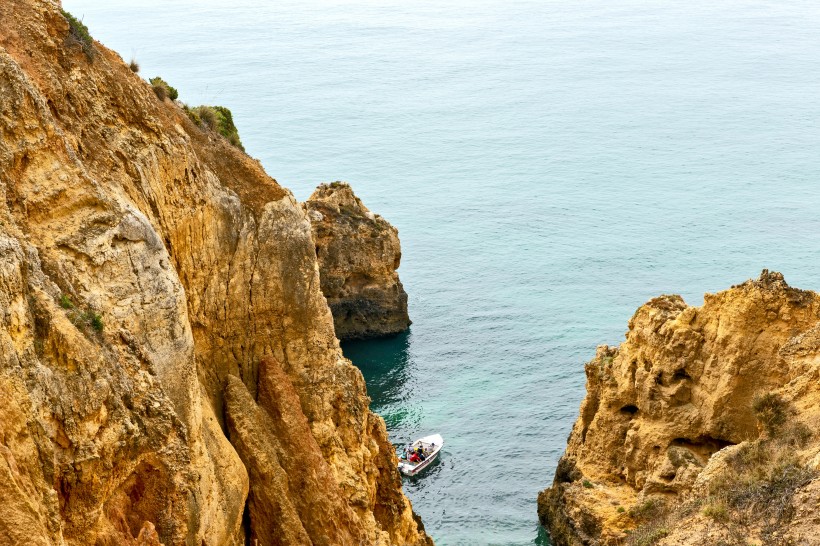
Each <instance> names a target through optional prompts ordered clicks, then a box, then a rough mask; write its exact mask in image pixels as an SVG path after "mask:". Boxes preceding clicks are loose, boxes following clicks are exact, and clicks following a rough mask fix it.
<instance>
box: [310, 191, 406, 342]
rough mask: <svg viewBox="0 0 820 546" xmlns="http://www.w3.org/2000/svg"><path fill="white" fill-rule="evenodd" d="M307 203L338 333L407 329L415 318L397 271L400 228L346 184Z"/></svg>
mask: <svg viewBox="0 0 820 546" xmlns="http://www.w3.org/2000/svg"><path fill="white" fill-rule="evenodd" d="M304 206H305V209H306V210H307V213H308V217H309V218H310V221H311V226H312V229H313V239H314V241H315V242H316V256H317V259H318V261H319V270H320V272H321V275H320V278H321V283H322V293H323V294H324V295H325V298H327V303H328V305H329V306H330V310H331V312H332V313H333V322H334V324H335V327H336V336H338V338H339V339H356V338H368V337H378V336H386V335H391V334H397V333H399V332H402V331H404V330H406V329H407V328H408V327H409V326H410V318H409V317H408V315H407V293H406V292H405V291H404V288H403V287H402V285H401V281H399V274H398V273H397V272H396V270H397V269H398V268H399V263H400V262H401V246H400V245H399V233H398V231H397V230H396V228H394V227H393V226H391V225H390V224H389V223H388V222H387V220H385V219H384V218H382V217H381V216H379V215H377V214H373V213H372V212H370V211H369V210H368V209H367V207H365V206H364V204H363V203H362V201H361V200H360V199H359V198H358V197H356V195H354V193H353V190H352V189H351V188H350V186H349V185H347V184H345V183H344V182H333V183H331V184H322V185H321V186H319V187H318V188H317V189H316V191H315V192H313V195H311V196H310V198H309V199H308V200H307V201H306V202H305V203H304Z"/></svg>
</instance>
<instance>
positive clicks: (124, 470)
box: [0, 0, 429, 546]
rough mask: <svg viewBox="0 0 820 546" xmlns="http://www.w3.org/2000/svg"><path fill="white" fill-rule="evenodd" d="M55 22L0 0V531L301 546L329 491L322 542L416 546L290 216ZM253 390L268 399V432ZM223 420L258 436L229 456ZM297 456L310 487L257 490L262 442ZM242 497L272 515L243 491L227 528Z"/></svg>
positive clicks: (251, 174)
mask: <svg viewBox="0 0 820 546" xmlns="http://www.w3.org/2000/svg"><path fill="white" fill-rule="evenodd" d="M68 33H69V25H68V23H67V21H66V19H65V18H64V17H63V16H62V15H61V13H60V9H59V5H58V4H57V3H55V2H53V1H50V0H8V1H4V2H2V3H0V136H2V139H0V189H2V192H3V199H2V200H0V506H2V507H3V508H2V510H0V543H2V544H43V545H48V544H69V545H73V544H76V545H80V544H82V545H85V544H97V545H109V544H110V545H114V544H118V545H119V544H156V543H159V542H161V543H163V544H166V545H172V544H196V545H198V546H199V545H223V544H244V541H245V538H246V535H247V534H248V533H249V534H250V536H256V537H259V536H262V533H263V529H270V528H271V525H279V526H280V527H279V528H280V529H282V532H283V533H284V532H287V533H289V534H287V535H286V536H292V537H301V538H300V539H299V540H303V539H304V538H305V536H307V537H310V539H311V540H314V536H318V535H313V534H311V528H310V525H308V526H307V527H305V522H304V518H305V516H304V507H305V506H307V507H310V506H318V505H321V502H331V501H332V502H333V503H337V504H338V506H337V507H336V508H337V509H338V510H339V511H340V513H343V514H347V516H345V517H344V518H341V519H340V520H339V525H340V526H341V527H345V526H349V528H340V529H337V531H338V534H337V535H328V536H331V537H336V538H338V543H345V542H348V539H349V543H356V544H358V543H360V541H361V540H360V539H361V537H365V539H364V540H365V541H372V542H374V543H376V542H379V543H382V544H387V543H394V544H413V543H428V542H429V538H428V537H427V536H426V535H425V534H424V532H423V530H420V526H419V525H418V524H417V523H416V520H415V518H414V515H413V513H412V510H411V507H410V503H409V501H408V500H407V499H406V498H405V497H404V496H403V495H402V493H401V483H400V481H399V479H398V478H397V476H396V472H395V464H396V458H395V453H394V452H393V449H392V446H391V445H390V444H389V442H388V441H387V436H386V431H385V428H384V424H383V422H382V421H381V419H380V418H379V417H377V416H375V415H374V414H372V413H370V411H369V410H368V398H367V395H366V391H365V386H364V382H363V380H362V377H361V374H360V373H359V372H358V370H357V369H356V368H354V367H353V366H352V365H351V364H350V363H349V362H348V361H347V360H345V359H344V358H343V356H342V354H341V352H340V350H339V346H338V341H337V339H336V338H335V336H334V331H333V322H332V318H331V314H330V311H329V310H328V307H327V304H326V303H325V299H324V297H323V296H322V293H321V292H320V290H319V273H318V268H317V263H316V257H315V250H314V243H313V239H312V236H311V227H310V222H309V221H308V219H307V217H306V214H305V212H304V211H303V210H302V208H301V206H300V205H299V204H298V203H297V202H296V200H295V199H294V198H293V196H292V195H291V193H290V192H289V191H288V190H286V189H284V188H282V187H280V186H279V185H278V184H277V183H276V181H275V180H273V179H271V178H270V177H268V176H267V175H266V174H265V173H264V172H263V171H262V169H261V167H260V166H259V164H258V162H256V161H254V160H252V159H251V158H249V157H248V156H246V155H244V154H243V153H241V152H240V151H238V150H237V149H235V148H234V147H232V146H230V145H229V144H228V143H227V142H225V141H224V139H222V138H221V137H219V136H217V135H215V134H214V133H210V132H207V131H203V130H201V129H199V128H198V127H197V126H195V125H194V124H193V123H192V122H191V121H190V120H189V119H188V118H187V116H186V115H185V113H184V112H183V111H182V110H181V109H180V108H179V107H178V106H177V105H176V104H174V103H172V102H171V101H170V100H167V99H166V100H164V101H160V100H158V98H157V96H156V95H155V94H154V93H153V91H152V90H151V87H150V85H148V83H147V82H145V81H144V80H142V79H140V78H139V76H137V75H136V74H134V73H133V72H132V71H131V70H130V69H129V68H128V66H127V65H126V64H125V63H123V62H122V59H121V58H120V57H119V56H117V55H116V54H115V53H113V52H111V51H109V50H107V49H105V48H104V47H103V46H101V45H100V44H94V46H93V47H94V51H95V53H94V54H93V55H88V54H86V52H85V51H84V50H83V49H82V48H80V47H75V44H73V43H72V41H71V40H69V39H68ZM264 359H271V362H276V363H277V364H276V367H275V368H273V367H267V368H266V367H264V366H262V367H260V366H259V363H260V362H261V361H263V360H264ZM269 374H270V375H269ZM272 381H273V382H276V387H275V388H273V387H270V388H269V389H268V390H261V392H260V389H259V385H260V384H262V385H269V386H270V382H272ZM240 387H241V388H240ZM226 388H227V389H228V390H227V399H228V401H229V403H233V404H238V405H239V406H240V407H244V408H245V409H244V410H243V411H247V415H244V416H243V417H242V419H243V421H242V423H244V424H242V425H241V426H240V425H238V424H237V423H239V421H238V420H235V419H234V420H232V419H233V418H235V417H236V413H232V412H231V411H228V421H229V422H228V423H226V422H225V413H226V403H225V400H226V390H225V389H226ZM242 389H245V391H243V390H242ZM232 392H234V393H238V394H236V395H235V396H233V395H232V394H231V393H232ZM263 393H269V394H270V393H282V395H283V396H286V397H287V398H286V400H287V419H285V420H284V424H283V423H279V424H278V425H277V426H271V424H270V422H271V419H273V420H275V419H277V418H278V417H277V416H276V415H267V417H266V416H265V415H266V412H269V411H274V410H276V409H279V410H282V409H283V406H282V403H283V402H282V400H274V401H271V400H267V402H265V400H266V399H265V396H267V395H263ZM257 397H258V399H259V400H260V404H261V406H256V401H255V400H256V399H257ZM243 405H244V406H243ZM228 409H229V410H230V408H228ZM229 424H230V425H231V426H233V427H235V428H236V433H237V438H239V437H241V436H242V434H243V433H245V432H247V431H249V430H253V428H252V427H257V428H259V429H260V430H262V431H264V432H260V433H259V436H258V437H254V438H244V439H243V443H242V444H241V446H242V447H241V453H240V454H237V451H236V449H235V448H234V446H232V445H231V443H230V442H229V441H228V439H227V437H226V428H225V427H226V426H227V425H229ZM291 424H292V425H293V427H295V428H293V429H292V430H291V429H290V428H289V427H290V425H291ZM243 427H244V428H243ZM260 427H261V428H260ZM311 437H312V440H311V439H310V438H311ZM238 445H239V444H238ZM304 445H309V456H305V457H304V458H302V459H300V461H301V462H302V464H304V465H305V466H304V467H302V468H301V472H303V473H304V474H303V475H304V476H308V475H310V476H313V477H314V478H315V479H311V480H306V481H304V482H301V483H299V484H292V483H289V484H287V485H288V487H287V488H286V489H284V488H283V482H282V481H281V480H278V481H277V480H276V479H272V481H271V482H270V483H260V482H264V480H260V479H259V478H258V477H259V476H263V477H264V476H268V474H265V472H267V471H268V469H275V467H276V466H275V464H274V463H275V462H276V461H278V463H277V464H279V465H280V467H281V468H288V466H287V464H286V463H284V464H285V466H282V464H283V463H282V461H283V460H285V459H286V457H285V456H284V455H283V454H282V453H281V451H280V452H278V453H276V458H273V455H272V454H271V452H270V449H272V448H271V447H270V446H278V449H280V450H281V449H297V448H300V446H304ZM240 455H241V457H240ZM249 472H250V478H249ZM271 472H274V474H271V475H275V471H273V470H271ZM274 477H275V476H274ZM280 477H281V476H280ZM268 487H270V489H268ZM249 490H250V491H251V492H252V493H251V494H252V495H253V497H252V501H253V499H254V498H255V499H265V498H269V497H270V495H271V494H273V493H274V492H275V493H276V494H277V495H278V494H283V493H282V492H283V491H286V492H287V493H286V494H287V495H288V497H287V498H286V499H281V498H278V499H277V500H278V501H281V502H282V506H286V505H290V506H293V507H295V509H294V510H295V512H292V513H291V515H293V517H292V518H288V519H286V520H285V521H287V522H289V523H288V524H287V525H290V523H292V524H293V525H292V527H290V526H289V527H288V528H287V529H283V528H282V525H285V524H283V522H276V523H275V522H271V521H266V520H265V519H264V518H265V516H264V514H265V513H270V512H265V511H264V510H262V511H260V510H257V511H255V512H254V510H253V502H252V503H251V520H252V521H251V524H250V526H245V525H243V521H242V515H243V511H244V510H245V506H246V500H247V497H248V492H249ZM325 492H328V495H329V496H328V497H327V499H326V500H325V501H323V500H322V495H323V494H324V493H325ZM266 496H267V497H266ZM316 503H319V504H316ZM300 507H302V508H300ZM270 509H271V510H272V509H273V508H270ZM300 510H302V511H301V512H300ZM254 514H255V515H254ZM260 514H262V515H261V516H260ZM294 514H295V515H294ZM260 518H261V519H260ZM300 529H301V530H300ZM305 532H307V533H308V534H307V535H305V534H304V533H305ZM261 543H262V542H261V541H260V544H261Z"/></svg>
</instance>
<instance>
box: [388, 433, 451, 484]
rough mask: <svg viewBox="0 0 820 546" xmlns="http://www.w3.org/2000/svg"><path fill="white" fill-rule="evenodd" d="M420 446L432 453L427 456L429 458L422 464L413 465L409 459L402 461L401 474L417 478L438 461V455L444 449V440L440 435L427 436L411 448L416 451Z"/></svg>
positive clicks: (400, 465) (400, 464)
mask: <svg viewBox="0 0 820 546" xmlns="http://www.w3.org/2000/svg"><path fill="white" fill-rule="evenodd" d="M419 446H421V447H422V448H423V449H424V450H425V451H427V450H428V449H429V450H430V452H429V454H428V455H427V458H425V459H424V460H423V461H421V462H420V463H412V462H410V461H408V460H407V459H400V462H399V472H401V473H402V474H404V475H405V476H416V475H418V474H419V473H420V472H422V471H424V470H425V469H426V468H428V467H429V466H430V465H432V464H433V463H434V462H435V461H436V459H438V455H439V453H441V449H442V448H443V447H444V439H443V438H442V437H441V436H440V435H439V434H434V435H432V436H425V437H424V438H420V439H419V440H416V441H415V442H413V444H412V446H411V447H412V448H413V449H415V448H417V447H419Z"/></svg>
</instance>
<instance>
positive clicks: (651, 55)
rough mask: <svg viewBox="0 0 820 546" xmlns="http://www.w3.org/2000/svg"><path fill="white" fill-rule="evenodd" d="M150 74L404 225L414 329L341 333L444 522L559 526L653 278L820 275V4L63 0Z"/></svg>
mask: <svg viewBox="0 0 820 546" xmlns="http://www.w3.org/2000/svg"><path fill="white" fill-rule="evenodd" d="M63 3H64V7H65V8H66V9H67V10H69V11H71V12H72V13H73V14H74V15H76V16H78V17H82V18H83V20H84V22H85V23H86V24H87V25H88V27H89V29H90V31H91V34H92V35H93V36H94V37H95V38H97V39H99V40H100V41H102V42H103V43H104V44H106V45H107V46H109V47H111V48H113V49H114V50H116V51H118V52H119V53H120V54H121V55H122V56H123V58H124V59H125V60H126V61H128V60H130V59H131V57H132V56H133V57H134V58H135V59H136V60H137V61H138V62H139V64H140V65H141V67H142V71H141V75H143V76H145V77H146V78H147V77H153V76H155V75H161V76H162V77H163V78H165V79H166V80H167V81H168V82H169V83H170V84H171V85H173V86H175V87H177V88H178V89H179V92H180V99H181V100H183V101H185V102H187V103H188V104H190V105H197V104H220V105H224V106H227V107H229V108H230V109H231V110H232V111H233V114H234V119H235V121H236V124H237V126H238V127H239V131H240V134H241V137H242V141H243V143H244V145H245V147H246V148H247V151H248V153H249V154H250V155H251V156H254V157H257V158H259V159H260V160H261V161H262V163H263V165H264V166H265V168H266V170H267V171H268V172H269V173H270V174H271V175H272V176H274V177H275V178H277V179H278V180H279V181H280V182H281V183H283V184H284V185H286V186H287V187H289V188H291V189H292V190H293V191H294V193H295V195H296V196H297V197H298V198H299V199H305V198H306V197H307V196H308V195H309V194H310V193H311V191H312V189H313V188H314V187H315V186H316V185H317V184H319V183H320V182H324V181H333V180H346V181H349V182H350V183H351V184H352V185H353V187H354V188H355V190H356V192H357V194H358V195H359V196H360V197H361V198H362V199H363V200H364V202H365V203H366V204H367V206H369V207H370V208H371V209H372V210H374V211H376V212H378V213H380V214H382V215H384V216H385V217H386V218H387V219H389V220H390V221H391V222H392V223H393V224H394V225H395V226H397V227H398V229H399V231H400V236H401V240H402V249H403V259H402V266H401V269H400V274H401V278H402V281H403V282H404V285H405V287H406V289H407V292H408V293H409V294H410V315H411V318H412V319H413V326H412V327H411V329H410V331H409V332H407V333H406V334H403V335H400V336H397V337H395V338H391V339H386V340H379V341H371V342H359V343H350V344H346V345H345V347H344V349H345V352H346V354H347V355H348V356H349V357H350V358H351V359H352V360H353V361H354V362H355V363H356V364H357V365H358V366H359V367H360V368H361V369H362V372H363V373H364V375H365V378H366V379H367V385H368V391H369V393H370V396H371V397H372V400H373V402H372V408H373V409H374V410H375V411H376V412H378V413H379V414H380V415H382V416H383V417H384V419H385V421H386V422H387V428H388V430H389V432H390V435H391V439H392V441H393V442H395V443H396V444H401V443H403V442H407V441H409V440H411V439H414V438H416V437H418V436H421V435H426V434H430V433H436V432H437V433H441V434H442V435H443V436H444V438H445V441H446V446H445V449H444V452H443V454H442V456H441V461H440V462H439V463H438V464H437V465H436V466H435V467H433V468H431V469H430V470H429V471H427V472H426V474H425V475H423V476H422V477H420V478H416V479H412V480H406V481H405V483H404V489H405V492H406V493H407V495H408V496H409V497H410V499H412V501H413V506H414V508H415V510H416V511H417V512H418V513H419V514H420V515H421V516H422V518H423V520H424V522H425V525H426V528H427V531H428V532H429V533H430V535H432V536H433V537H434V538H435V539H436V541H437V543H439V544H503V545H512V544H531V543H533V542H534V541H535V542H538V543H541V544H546V543H548V542H547V538H546V536H545V535H544V534H543V531H541V530H540V529H539V527H538V524H537V517H536V504H535V499H536V495H537V493H538V491H539V490H540V489H543V488H544V487H546V486H548V485H549V484H550V482H551V480H552V474H553V471H554V469H555V465H556V462H557V460H558V458H559V457H560V455H561V452H562V451H563V449H564V446H565V443H566V438H567V434H568V432H569V431H570V428H571V426H572V423H573V421H574V420H575V418H576V416H577V414H578V407H579V403H580V401H581V399H582V397H583V395H584V372H583V364H584V362H585V361H587V360H588V359H590V358H591V357H592V356H593V355H594V353H595V346H596V345H598V344H601V343H609V344H617V343H618V342H619V341H621V340H622V339H623V332H624V331H625V330H626V324H627V321H628V319H629V317H630V316H631V315H632V313H633V312H634V311H635V309H636V308H637V307H638V306H639V305H641V304H642V303H644V302H645V301H646V300H648V299H649V298H651V297H653V296H656V295H659V294H663V293H680V294H682V295H683V296H684V297H685V299H686V300H687V301H688V302H689V303H691V304H695V305H698V304H700V303H701V302H702V294H703V293H704V292H707V291H709V292H711V291H717V290H720V289H724V288H728V287H729V286H730V285H732V284H735V283H739V282H742V281H744V280H746V279H747V278H750V277H755V276H757V275H758V274H759V272H760V270H761V269H762V268H764V267H765V268H769V269H773V270H778V271H781V272H783V273H784V274H785V276H786V279H787V280H788V281H789V282H791V283H792V284H793V285H796V286H799V287H802V288H808V289H820V278H819V277H818V274H817V273H818V270H820V244H818V243H820V238H819V237H818V236H819V235H820V190H818V181H819V180H818V178H820V176H819V174H820V153H818V144H820V123H819V122H820V8H818V6H817V4H816V3H814V2H808V1H806V2H803V1H789V2H782V1H759V2H737V1H723V2H712V1H705V0H693V1H689V2H663V1H659V2H645V1H635V0H624V1H619V2H612V1H611V0H590V1H569V0H567V1H561V2H558V1H526V0H524V1H520V0H512V1H501V0H490V1H487V0H476V1H470V2H431V1H426V0H420V1H412V2H411V1H409V0H408V1H402V2H399V1H378V2H377V1H366V0H338V1H322V2H310V1H300V2H295V1H292V0H284V1H279V2H265V1H263V0H239V1H232V2H227V1H226V2H215V1H196V2H195V1H192V0H182V1H176V2H168V1H163V2H160V1H158V0H148V1H141V2H134V1H128V2H126V1H124V0H115V1H107V2H102V1H92V0H64V2H63Z"/></svg>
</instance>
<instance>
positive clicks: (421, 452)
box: [416, 446, 427, 461]
mask: <svg viewBox="0 0 820 546" xmlns="http://www.w3.org/2000/svg"><path fill="white" fill-rule="evenodd" d="M416 455H418V457H419V460H421V461H423V460H424V459H426V458H427V457H425V455H424V448H422V447H421V446H419V447H418V448H416Z"/></svg>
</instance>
